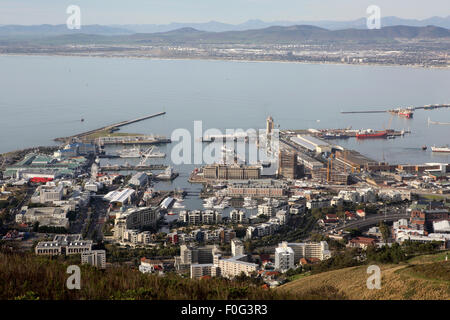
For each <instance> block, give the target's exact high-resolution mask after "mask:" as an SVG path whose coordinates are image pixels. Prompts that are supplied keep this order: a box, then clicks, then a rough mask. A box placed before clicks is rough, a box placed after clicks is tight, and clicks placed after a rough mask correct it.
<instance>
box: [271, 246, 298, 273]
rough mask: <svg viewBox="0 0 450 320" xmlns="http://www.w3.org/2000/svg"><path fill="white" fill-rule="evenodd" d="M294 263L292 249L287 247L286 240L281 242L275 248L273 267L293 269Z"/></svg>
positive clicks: (282, 270)
mask: <svg viewBox="0 0 450 320" xmlns="http://www.w3.org/2000/svg"><path fill="white" fill-rule="evenodd" d="M294 265H295V261H294V250H292V248H290V247H288V243H287V242H282V243H281V244H280V246H279V247H278V248H276V249H275V269H277V270H280V271H281V272H285V271H287V270H289V269H293V268H294Z"/></svg>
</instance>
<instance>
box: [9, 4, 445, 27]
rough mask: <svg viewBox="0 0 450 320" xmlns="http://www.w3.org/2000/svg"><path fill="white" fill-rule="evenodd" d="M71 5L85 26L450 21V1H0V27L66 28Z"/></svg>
mask: <svg viewBox="0 0 450 320" xmlns="http://www.w3.org/2000/svg"><path fill="white" fill-rule="evenodd" d="M69 5H78V6H79V7H80V9H81V19H82V23H83V24H102V25H109V24H166V23H171V22H207V21H211V20H215V21H220V22H224V23H233V24H237V23H242V22H245V21H247V20H250V19H261V20H264V21H276V20H286V21H299V20H306V21H315V20H335V21H345V20H353V19H358V18H361V17H365V16H367V14H366V9H367V7H368V6H369V5H377V6H379V7H380V9H381V16H382V17H383V16H398V17H401V18H413V19H424V18H428V17H431V16H441V17H444V16H449V15H450V0H427V1H424V0H0V25H5V24H22V25H33V24H65V23H66V20H67V17H68V14H67V13H66V9H67V7H68V6H69Z"/></svg>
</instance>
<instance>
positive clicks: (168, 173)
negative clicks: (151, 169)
mask: <svg viewBox="0 0 450 320" xmlns="http://www.w3.org/2000/svg"><path fill="white" fill-rule="evenodd" d="M177 176H178V173H177V172H175V171H173V169H172V167H170V166H169V167H167V169H166V170H164V172H163V173H160V174H158V175H156V178H157V179H159V180H172V179H175V178H176V177H177Z"/></svg>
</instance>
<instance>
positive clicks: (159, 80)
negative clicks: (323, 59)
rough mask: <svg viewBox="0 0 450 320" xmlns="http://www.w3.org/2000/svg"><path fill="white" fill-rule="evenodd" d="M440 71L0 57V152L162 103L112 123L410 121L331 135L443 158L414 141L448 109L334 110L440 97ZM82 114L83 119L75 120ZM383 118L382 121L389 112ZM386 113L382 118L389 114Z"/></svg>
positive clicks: (448, 83)
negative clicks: (391, 135) (373, 135)
mask: <svg viewBox="0 0 450 320" xmlns="http://www.w3.org/2000/svg"><path fill="white" fill-rule="evenodd" d="M449 89H450V70H438V69H420V68H406V67H378V66H345V65H308V64H294V63H275V62H267V63H265V62H264V63H261V62H231V61H195V60H139V59H120V58H119V59H110V58H80V57H48V56H0V111H1V113H0V152H5V151H10V150H15V149H19V148H24V147H31V146H36V145H50V144H53V141H52V139H53V138H55V137H59V136H68V135H71V134H74V133H78V132H82V131H85V130H89V129H93V128H97V127H100V126H103V125H106V124H110V123H114V122H117V121H121V120H126V119H132V118H135V117H138V116H143V115H147V114H152V113H155V112H160V111H166V112H167V114H166V115H165V116H162V117H158V118H154V119H151V120H147V121H144V122H140V123H136V124H133V125H130V126H128V127H124V128H123V129H122V130H123V131H126V132H136V133H155V134H162V135H167V136H170V134H171V133H172V131H173V130H174V129H176V128H186V129H188V130H192V129H193V121H194V120H202V121H203V127H204V128H219V129H225V128H244V129H245V128H264V126H265V119H266V118H267V116H268V115H271V116H272V117H273V118H274V120H275V122H276V123H277V124H279V125H280V128H281V129H290V128H330V127H332V128H344V127H349V126H351V127H352V128H372V129H383V128H384V127H388V126H389V122H390V121H391V127H392V128H395V129H410V130H411V131H412V134H411V135H408V136H406V137H404V138H400V139H393V140H371V141H363V142H357V141H355V140H354V139H349V140H348V141H339V142H338V143H339V144H341V145H343V146H344V147H349V148H354V149H356V150H358V151H360V152H362V153H363V154H365V155H367V156H369V157H371V158H374V159H376V160H380V161H381V160H385V161H389V162H393V163H404V162H412V163H423V162H430V161H433V162H434V161H439V162H450V156H449V155H437V154H432V153H431V151H430V150H428V151H422V150H421V146H422V145H427V146H432V145H434V144H436V145H443V144H447V143H448V144H450V141H449V140H450V126H438V125H432V126H428V125H427V118H428V117H431V119H432V120H437V121H446V122H450V109H442V110H434V111H424V110H419V111H417V112H416V113H415V115H414V119H411V120H408V119H402V118H398V117H395V116H391V115H390V114H387V113H386V114H353V115H348V114H347V115H345V114H341V113H340V111H341V110H346V111H347V110H348V111H351V110H361V109H365V110H367V109H369V110H370V109H372V110H377V109H387V108H392V107H397V106H410V105H413V106H423V105H425V104H432V103H449V102H450V90H449ZM81 118H84V119H85V121H84V122H80V119H81ZM391 118H392V119H391ZM390 119H391V120H390Z"/></svg>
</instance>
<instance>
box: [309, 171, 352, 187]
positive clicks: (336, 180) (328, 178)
mask: <svg viewBox="0 0 450 320" xmlns="http://www.w3.org/2000/svg"><path fill="white" fill-rule="evenodd" d="M311 178H312V179H313V180H315V181H317V182H321V183H323V182H328V183H331V184H340V185H348V184H349V183H350V175H349V174H348V173H346V172H338V171H336V170H332V169H330V168H321V169H316V170H312V171H311Z"/></svg>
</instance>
